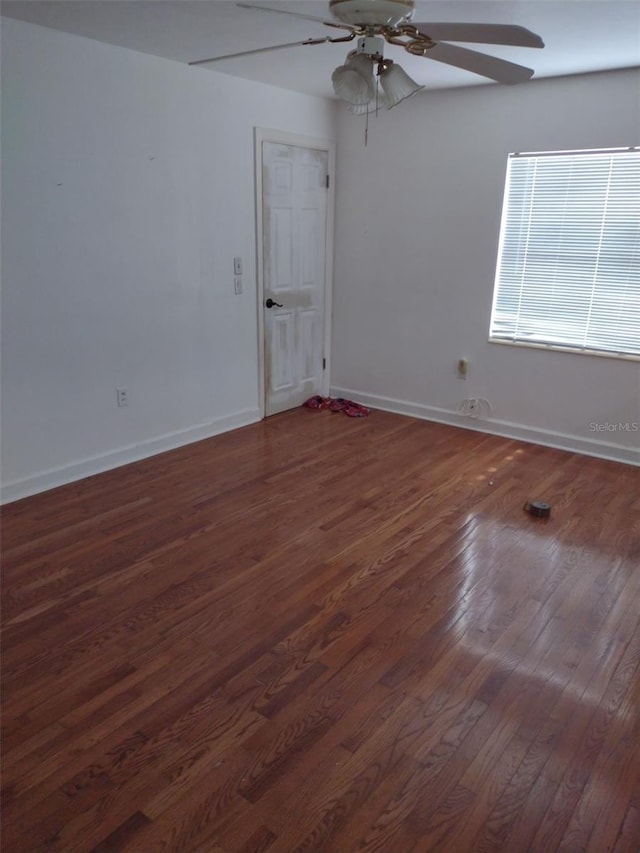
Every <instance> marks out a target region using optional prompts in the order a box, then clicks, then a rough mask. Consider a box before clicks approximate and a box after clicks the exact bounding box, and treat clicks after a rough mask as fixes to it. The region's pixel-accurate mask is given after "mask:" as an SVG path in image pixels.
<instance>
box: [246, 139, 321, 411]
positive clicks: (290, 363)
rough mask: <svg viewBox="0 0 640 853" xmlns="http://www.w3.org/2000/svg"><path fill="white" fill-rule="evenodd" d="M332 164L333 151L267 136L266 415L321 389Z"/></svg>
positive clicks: (264, 163)
mask: <svg viewBox="0 0 640 853" xmlns="http://www.w3.org/2000/svg"><path fill="white" fill-rule="evenodd" d="M327 165H328V154H327V152H326V151H320V150H316V149H310V148H301V147H298V146H294V145H282V144H279V143H272V142H263V144H262V172H263V175H262V221H263V278H264V302H265V308H264V330H265V367H266V375H265V396H266V400H265V410H266V414H267V415H271V414H275V413H276V412H282V411H285V410H286V409H291V408H294V407H295V406H299V405H301V404H302V403H303V402H304V401H305V400H306V399H307V398H308V397H310V396H312V395H313V394H318V393H320V392H321V390H322V376H323V374H322V371H323V342H324V322H325V317H324V312H325V307H324V306H325V254H326V221H327V219H326V218H327V188H326V175H327ZM268 299H272V300H273V301H274V302H275V303H279V306H281V307H279V306H278V305H274V306H273V307H272V308H266V302H267V300H268Z"/></svg>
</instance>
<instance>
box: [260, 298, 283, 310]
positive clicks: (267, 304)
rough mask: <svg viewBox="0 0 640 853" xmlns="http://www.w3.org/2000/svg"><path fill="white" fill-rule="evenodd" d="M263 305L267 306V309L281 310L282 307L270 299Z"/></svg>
mask: <svg viewBox="0 0 640 853" xmlns="http://www.w3.org/2000/svg"><path fill="white" fill-rule="evenodd" d="M264 304H265V305H266V306H267V308H282V305H281V304H280V303H279V302H274V300H273V299H271V297H269V299H267V301H266V302H265V303H264Z"/></svg>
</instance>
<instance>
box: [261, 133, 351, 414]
mask: <svg viewBox="0 0 640 853" xmlns="http://www.w3.org/2000/svg"><path fill="white" fill-rule="evenodd" d="M254 139H255V146H254V152H255V177H256V284H257V287H256V291H257V299H258V305H257V310H258V393H259V411H260V419H261V420H263V419H264V418H265V417H266V414H265V412H266V389H265V382H264V373H265V356H264V265H263V262H264V256H263V216H262V204H263V198H262V143H263V142H274V143H276V144H278V143H279V144H280V145H294V146H296V147H297V148H310V149H313V150H314V151H326V152H327V164H328V170H329V176H330V178H329V190H328V193H327V221H326V229H325V263H324V341H323V347H324V358H325V359H326V362H325V364H326V366H325V369H324V370H323V372H322V395H323V396H325V397H326V396H327V395H328V394H329V387H330V375H331V306H332V301H333V300H332V296H333V223H334V216H335V184H336V181H335V174H336V169H335V165H336V146H335V142H334V141H333V140H331V139H318V138H316V137H313V136H301V135H300V134H297V133H289V132H288V131H286V130H272V129H270V128H265V127H256V128H254Z"/></svg>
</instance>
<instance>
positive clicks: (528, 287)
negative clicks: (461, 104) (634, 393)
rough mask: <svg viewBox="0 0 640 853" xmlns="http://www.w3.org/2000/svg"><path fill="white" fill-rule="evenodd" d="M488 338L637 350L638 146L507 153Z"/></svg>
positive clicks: (609, 350)
mask: <svg viewBox="0 0 640 853" xmlns="http://www.w3.org/2000/svg"><path fill="white" fill-rule="evenodd" d="M490 338H491V339H492V340H500V341H519V342H526V343H531V344H538V345H545V344H546V345H548V346H556V347H567V348H570V349H575V350H579V351H585V352H600V353H605V352H606V353H616V354H624V355H631V356H640V149H624V150H623V149H615V150H610V151H577V152H556V153H549V154H512V155H510V156H509V161H508V166H507V180H506V187H505V196H504V203H503V209H502V225H501V230H500V245H499V249H498V267H497V273H496V282H495V288H494V298H493V310H492V314H491V331H490Z"/></svg>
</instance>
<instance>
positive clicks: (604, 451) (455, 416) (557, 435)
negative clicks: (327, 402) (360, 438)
mask: <svg viewBox="0 0 640 853" xmlns="http://www.w3.org/2000/svg"><path fill="white" fill-rule="evenodd" d="M331 396H332V397H344V398H346V399H348V400H355V401H356V402H358V403H363V404H364V405H365V406H370V407H371V408H372V409H381V410H382V411H385V412H394V413H395V414H398V415H410V416H411V417H414V418H421V419H422V420H426V421H435V422H436V423H439V424H449V425H450V426H457V427H462V428H463V429H472V430H476V431H477V432H486V433H490V434H491V435H500V436H502V437H504V438H516V439H520V440H521V441H528V442H531V443H533V444H542V445H544V446H546V447H555V448H556V449H558V450H569V451H571V452H573V453H584V454H585V455H586V456H597V457H598V458H599V459H610V460H612V461H614V462H625V463H626V464H628V465H638V466H640V450H635V449H634V448H632V447H624V446H623V445H620V444H612V443H610V442H605V441H593V440H592V439H588V438H582V437H581V436H576V435H567V434H565V433H561V432H553V431H551V430H543V429H536V428H535V427H528V426H524V425H523V424H516V423H511V422H510V421H498V420H493V419H486V418H482V419H481V418H477V419H474V418H468V417H465V416H464V415H461V414H459V413H458V412H455V411H450V410H448V409H439V408H436V407H434V406H424V405H422V404H421V403H408V402H406V401H405V400H394V399H393V398H392V397H379V396H378V395H377V394H362V393H361V392H360V391H354V390H353V389H351V388H332V389H331Z"/></svg>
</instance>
